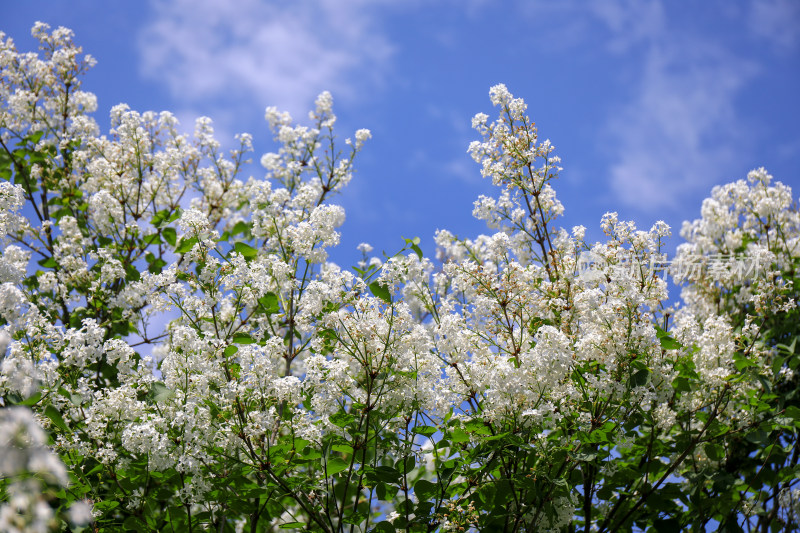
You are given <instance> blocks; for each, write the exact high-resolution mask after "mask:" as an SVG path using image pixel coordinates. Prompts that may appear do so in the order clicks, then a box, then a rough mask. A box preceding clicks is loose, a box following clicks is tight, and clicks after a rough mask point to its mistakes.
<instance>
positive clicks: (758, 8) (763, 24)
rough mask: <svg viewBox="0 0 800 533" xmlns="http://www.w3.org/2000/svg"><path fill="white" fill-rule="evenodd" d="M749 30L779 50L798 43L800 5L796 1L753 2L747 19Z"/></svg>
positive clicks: (799, 41)
mask: <svg viewBox="0 0 800 533" xmlns="http://www.w3.org/2000/svg"><path fill="white" fill-rule="evenodd" d="M747 19H748V21H749V22H750V30H751V31H752V32H753V33H754V34H755V35H757V36H758V37H761V38H763V39H766V40H768V41H770V42H772V43H773V44H774V45H776V46H777V47H779V48H782V49H785V50H789V49H792V48H794V47H795V46H797V44H798V43H800V3H798V2H797V0H753V1H752V2H751V4H750V13H749V15H748V17H747Z"/></svg>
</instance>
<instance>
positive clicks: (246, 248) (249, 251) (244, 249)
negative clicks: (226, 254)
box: [233, 242, 258, 259]
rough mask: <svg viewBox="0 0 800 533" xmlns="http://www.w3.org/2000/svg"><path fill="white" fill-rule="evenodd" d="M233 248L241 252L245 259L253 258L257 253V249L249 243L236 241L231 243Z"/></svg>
mask: <svg viewBox="0 0 800 533" xmlns="http://www.w3.org/2000/svg"><path fill="white" fill-rule="evenodd" d="M233 249H234V251H236V252H239V253H240V254H242V257H244V258H245V259H253V258H255V257H256V256H257V255H258V250H256V249H255V248H253V247H252V246H250V245H249V244H245V243H243V242H237V243H236V244H234V245H233Z"/></svg>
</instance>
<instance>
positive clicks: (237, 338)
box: [232, 332, 256, 344]
mask: <svg viewBox="0 0 800 533" xmlns="http://www.w3.org/2000/svg"><path fill="white" fill-rule="evenodd" d="M232 341H233V342H235V343H237V344H253V343H255V342H256V341H255V339H254V338H253V337H251V336H250V335H249V334H247V333H241V332H240V333H234V334H233V339H232Z"/></svg>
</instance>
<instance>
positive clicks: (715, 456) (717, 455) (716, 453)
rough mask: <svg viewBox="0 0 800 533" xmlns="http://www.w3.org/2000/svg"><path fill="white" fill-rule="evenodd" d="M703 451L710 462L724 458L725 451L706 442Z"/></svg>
mask: <svg viewBox="0 0 800 533" xmlns="http://www.w3.org/2000/svg"><path fill="white" fill-rule="evenodd" d="M703 449H704V450H705V452H706V455H707V456H708V458H709V459H711V460H712V461H722V460H723V459H724V458H725V450H724V449H723V448H722V446H720V445H719V444H716V443H713V442H707V443H706V444H705V446H703Z"/></svg>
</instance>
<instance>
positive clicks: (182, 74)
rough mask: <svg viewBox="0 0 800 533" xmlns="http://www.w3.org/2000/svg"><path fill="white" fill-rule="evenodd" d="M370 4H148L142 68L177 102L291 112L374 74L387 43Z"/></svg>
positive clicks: (364, 86)
mask: <svg viewBox="0 0 800 533" xmlns="http://www.w3.org/2000/svg"><path fill="white" fill-rule="evenodd" d="M378 3H379V2H370V1H369V0H321V1H314V2H312V1H306V0H293V1H291V2H261V1H259V0H240V1H237V2H222V1H219V0H171V1H167V0H153V1H152V6H153V10H152V11H153V19H152V21H151V22H150V23H149V24H148V25H147V26H146V27H145V28H144V30H143V31H142V33H141V36H140V43H139V44H140V51H141V56H142V65H141V68H142V72H143V74H144V75H145V76H147V77H148V78H151V79H154V80H156V81H159V82H162V83H164V84H165V85H166V86H167V87H168V89H169V90H170V92H171V94H172V95H173V97H174V98H176V99H179V100H180V101H181V102H182V103H193V102H208V101H213V100H216V99H222V98H234V99H246V100H247V101H248V102H251V103H255V104H258V105H259V106H266V105H275V106H277V107H279V108H281V109H286V110H288V111H290V112H291V113H292V114H293V116H299V115H302V114H304V113H305V111H307V110H308V109H309V108H310V106H311V105H312V104H313V101H314V98H315V96H316V95H317V94H319V93H320V92H321V91H323V90H330V91H332V92H333V93H334V96H337V95H338V96H344V97H346V98H357V97H358V96H359V94H360V91H365V90H368V89H369V88H370V86H371V85H372V84H374V83H376V82H378V81H379V80H380V76H379V72H380V70H381V65H382V64H383V63H384V62H385V61H386V59H387V58H388V57H389V56H390V55H391V53H392V47H391V45H390V44H389V42H388V41H387V40H386V39H385V38H384V36H383V35H382V34H381V33H380V31H378V28H377V23H376V18H375V16H374V14H373V11H374V9H373V4H378ZM356 71H358V73H359V74H360V75H359V76H353V73H354V72H356Z"/></svg>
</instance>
